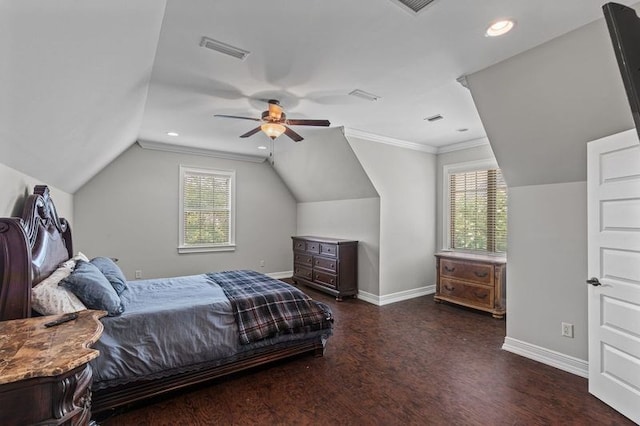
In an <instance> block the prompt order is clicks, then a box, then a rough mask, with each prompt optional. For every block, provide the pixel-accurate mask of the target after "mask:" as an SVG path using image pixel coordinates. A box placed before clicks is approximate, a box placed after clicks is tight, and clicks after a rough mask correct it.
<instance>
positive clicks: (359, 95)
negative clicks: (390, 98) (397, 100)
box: [349, 89, 382, 101]
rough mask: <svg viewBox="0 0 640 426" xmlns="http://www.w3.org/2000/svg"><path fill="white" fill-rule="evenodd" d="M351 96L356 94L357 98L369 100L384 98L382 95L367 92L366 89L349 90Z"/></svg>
mask: <svg viewBox="0 0 640 426" xmlns="http://www.w3.org/2000/svg"><path fill="white" fill-rule="evenodd" d="M349 94H350V95H351V96H355V97H357V98H362V99H366V100H368V101H379V100H380V99H382V97H381V96H378V95H374V94H373V93H368V92H365V91H364V90H360V89H356V90H352V91H351V92H349Z"/></svg>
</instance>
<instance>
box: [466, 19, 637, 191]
mask: <svg viewBox="0 0 640 426" xmlns="http://www.w3.org/2000/svg"><path fill="white" fill-rule="evenodd" d="M467 81H468V83H469V87H470V88H471V93H472V95H473V99H474V102H475V104H476V106H477V108H478V112H479V114H480V117H481V118H482V122H483V124H484V127H485V129H486V132H487V136H488V138H489V140H490V141H491V147H492V149H493V152H494V154H495V156H496V159H497V160H498V163H499V164H500V166H501V168H502V171H503V173H504V177H505V180H506V182H507V185H509V187H516V186H523V185H539V184H547V183H558V182H577V181H584V180H586V179H587V174H586V173H587V172H586V166H585V164H586V161H587V154H586V148H585V145H586V143H587V142H588V141H591V140H595V139H599V138H601V137H604V136H607V135H610V134H613V133H618V132H620V131H622V130H627V129H630V128H631V127H633V120H632V117H631V112H630V109H629V105H628V103H627V100H626V97H625V93H624V87H623V85H622V79H621V77H620V72H619V71H618V67H617V64H616V60H615V56H614V53H613V48H612V45H611V41H610V39H609V34H608V32H607V28H606V25H605V22H604V20H603V19H600V20H598V21H595V22H593V23H591V24H588V25H585V26H584V27H581V28H579V29H577V30H575V31H572V32H570V33H568V34H566V35H564V36H561V37H558V38H556V39H553V40H551V41H550V42H548V43H545V44H542V45H540V46H538V47H536V48H533V49H531V50H529V51H527V52H524V53H522V54H520V55H516V56H514V57H512V58H510V59H507V60H506V61H504V62H501V63H499V64H496V65H494V66H492V67H489V68H487V69H485V70H482V71H479V72H477V73H475V74H472V75H470V76H468V78H467Z"/></svg>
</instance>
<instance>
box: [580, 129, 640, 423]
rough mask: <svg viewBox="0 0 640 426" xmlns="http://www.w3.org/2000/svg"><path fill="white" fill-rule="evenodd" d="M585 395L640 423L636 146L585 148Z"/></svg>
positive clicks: (632, 136)
mask: <svg viewBox="0 0 640 426" xmlns="http://www.w3.org/2000/svg"><path fill="white" fill-rule="evenodd" d="M587 152H588V167H587V170H588V172H587V188H588V189H587V193H588V228H589V229H588V232H589V240H588V241H589V248H588V253H589V272H588V273H589V277H590V278H592V279H591V280H589V281H591V284H592V285H586V286H587V287H588V291H589V392H591V393H592V394H593V395H595V396H597V397H598V398H600V399H601V400H602V401H604V402H606V403H607V404H609V405H611V406H612V407H613V408H615V409H616V410H617V411H619V412H620V413H622V414H624V415H625V416H627V417H629V418H630V419H632V420H633V421H635V422H636V423H640V143H638V136H637V134H636V131H635V129H632V130H629V131H627V132H623V133H618V134H616V135H613V136H609V137H606V138H603V139H599V140H597V141H593V142H591V143H589V144H588V149H587Z"/></svg>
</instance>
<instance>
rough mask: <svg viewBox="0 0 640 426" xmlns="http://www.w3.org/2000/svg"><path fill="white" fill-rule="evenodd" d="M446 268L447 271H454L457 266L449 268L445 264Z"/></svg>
mask: <svg viewBox="0 0 640 426" xmlns="http://www.w3.org/2000/svg"><path fill="white" fill-rule="evenodd" d="M444 270H445V271H447V272H453V271H455V270H456V268H455V267H453V268H449V267H448V266H447V265H444Z"/></svg>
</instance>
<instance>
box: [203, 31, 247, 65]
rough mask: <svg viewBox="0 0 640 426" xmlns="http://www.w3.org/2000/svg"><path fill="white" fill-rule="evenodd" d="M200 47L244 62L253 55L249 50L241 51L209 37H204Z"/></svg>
mask: <svg viewBox="0 0 640 426" xmlns="http://www.w3.org/2000/svg"><path fill="white" fill-rule="evenodd" d="M200 46H202V47H206V48H207V49H211V50H215V51H216V52H220V53H224V54H225V55H229V56H233V57H234V58H236V59H240V60H242V61H244V60H245V59H246V57H247V56H249V53H251V52H249V51H248V50H244V49H240V48H239V47H234V46H231V45H230V44H227V43H223V42H221V41H218V40H214V39H212V38H209V37H202V40H201V41H200Z"/></svg>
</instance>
